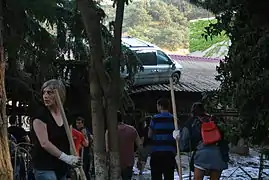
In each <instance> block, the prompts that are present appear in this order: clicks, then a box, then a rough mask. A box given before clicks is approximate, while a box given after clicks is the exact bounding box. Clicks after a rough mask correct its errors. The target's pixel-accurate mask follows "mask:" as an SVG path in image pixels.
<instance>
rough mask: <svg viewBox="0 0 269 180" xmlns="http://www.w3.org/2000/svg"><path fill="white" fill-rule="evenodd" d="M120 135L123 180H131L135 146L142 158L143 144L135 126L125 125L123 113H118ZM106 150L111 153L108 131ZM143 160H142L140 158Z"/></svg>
mask: <svg viewBox="0 0 269 180" xmlns="http://www.w3.org/2000/svg"><path fill="white" fill-rule="evenodd" d="M117 115H118V135H119V145H120V147H119V148H120V149H119V153H120V167H121V176H122V180H131V179H132V175H133V166H134V161H135V152H134V145H135V144H136V146H137V152H138V155H139V156H140V154H141V153H140V152H141V149H142V144H141V140H140V137H139V135H138V133H137V131H136V129H135V128H134V127H133V126H130V125H127V124H125V123H123V119H122V117H121V113H120V112H118V114H117ZM105 139H106V150H107V152H108V151H109V142H108V131H106V138H105ZM139 159H141V158H139Z"/></svg>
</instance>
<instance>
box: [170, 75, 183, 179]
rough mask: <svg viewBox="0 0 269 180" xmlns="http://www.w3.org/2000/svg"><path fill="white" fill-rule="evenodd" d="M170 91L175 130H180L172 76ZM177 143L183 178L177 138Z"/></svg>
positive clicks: (180, 174)
mask: <svg viewBox="0 0 269 180" xmlns="http://www.w3.org/2000/svg"><path fill="white" fill-rule="evenodd" d="M169 80H170V91H171V100H172V108H173V116H174V125H175V130H178V123H177V108H176V101H175V93H174V84H173V79H172V77H170V79H169ZM176 144H177V155H178V156H179V163H178V164H177V167H178V172H179V179H180V180H183V179H182V166H181V165H182V164H181V157H180V144H179V141H178V140H176Z"/></svg>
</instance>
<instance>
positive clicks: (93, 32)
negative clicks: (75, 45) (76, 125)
mask: <svg viewBox="0 0 269 180" xmlns="http://www.w3.org/2000/svg"><path fill="white" fill-rule="evenodd" d="M77 4H78V8H79V10H80V12H81V16H82V20H83V23H84V26H85V29H86V32H87V35H88V38H89V44H90V51H91V60H90V64H91V67H90V91H91V109H92V128H93V136H94V142H93V151H94V164H95V175H96V178H95V179H96V180H106V179H108V168H107V164H106V160H107V159H106V152H105V127H104V125H105V117H104V113H103V90H102V89H103V88H104V87H105V86H106V85H107V83H106V82H107V78H106V74H105V71H104V66H103V57H104V50H103V48H102V37H101V18H100V16H99V14H98V13H97V11H96V5H95V3H94V2H93V1H92V0H77Z"/></svg>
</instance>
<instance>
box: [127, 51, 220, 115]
mask: <svg viewBox="0 0 269 180" xmlns="http://www.w3.org/2000/svg"><path fill="white" fill-rule="evenodd" d="M170 57H171V58H172V59H173V60H174V61H175V62H177V63H180V64H181V65H182V66H183V71H182V76H181V80H180V83H179V84H176V85H175V86H174V90H175V98H176V106H177V111H178V115H179V116H181V118H183V120H184V119H185V118H187V117H188V115H189V112H190V108H191V106H192V104H193V103H194V102H196V101H201V100H202V98H203V95H202V93H204V92H210V91H213V90H216V89H218V87H219V82H218V81H216V80H215V76H216V75H217V71H216V67H217V66H218V64H219V62H220V59H213V58H201V57H191V56H179V55H170ZM130 96H131V98H132V100H133V101H134V104H135V108H136V109H138V110H140V111H143V112H147V113H150V114H151V113H156V101H157V100H158V99H159V98H161V97H165V98H168V99H170V87H169V84H153V85H146V86H138V87H135V88H133V89H132V90H131V91H130Z"/></svg>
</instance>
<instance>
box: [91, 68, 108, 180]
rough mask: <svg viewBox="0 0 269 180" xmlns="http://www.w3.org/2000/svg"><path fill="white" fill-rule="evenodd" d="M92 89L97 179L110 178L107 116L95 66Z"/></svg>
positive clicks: (92, 69) (92, 72)
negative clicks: (105, 116)
mask: <svg viewBox="0 0 269 180" xmlns="http://www.w3.org/2000/svg"><path fill="white" fill-rule="evenodd" d="M90 77H91V80H90V91H91V109H92V129H93V136H94V139H93V152H94V165H95V176H96V178H95V179H96V180H106V179H108V169H107V163H106V162H107V157H106V152H105V141H104V140H105V118H104V113H103V98H102V97H103V96H102V91H101V87H100V85H99V83H98V81H97V73H96V72H95V70H94V68H91V70H90Z"/></svg>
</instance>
